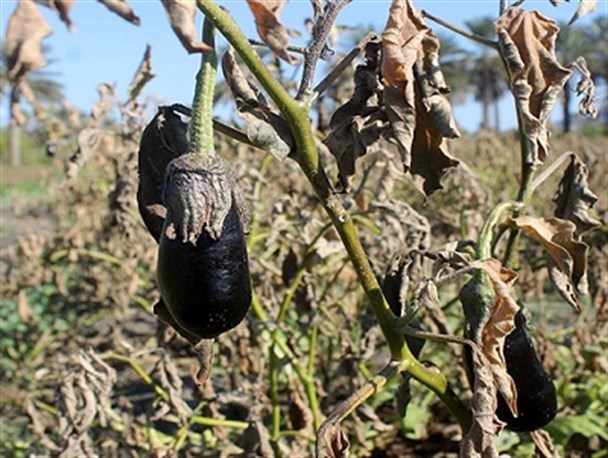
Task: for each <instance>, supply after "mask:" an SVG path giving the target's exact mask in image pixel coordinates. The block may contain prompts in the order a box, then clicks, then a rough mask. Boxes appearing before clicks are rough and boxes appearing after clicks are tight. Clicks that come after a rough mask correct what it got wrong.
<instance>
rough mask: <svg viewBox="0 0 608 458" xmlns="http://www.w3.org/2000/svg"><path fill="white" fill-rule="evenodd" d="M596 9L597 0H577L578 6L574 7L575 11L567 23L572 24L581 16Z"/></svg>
mask: <svg viewBox="0 0 608 458" xmlns="http://www.w3.org/2000/svg"><path fill="white" fill-rule="evenodd" d="M596 9H597V0H579V1H578V8H577V9H576V12H575V13H574V15H573V16H572V18H571V19H570V21H568V25H572V24H574V23H575V22H576V21H578V20H579V19H580V18H582V17H583V16H587V15H588V14H589V13H593V12H594V11H595V10H596Z"/></svg>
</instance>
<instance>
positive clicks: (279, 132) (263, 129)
mask: <svg viewBox="0 0 608 458" xmlns="http://www.w3.org/2000/svg"><path fill="white" fill-rule="evenodd" d="M222 71H223V73H224V78H226V84H228V87H229V88H230V92H231V93H232V95H233V97H234V99H235V101H236V108H237V112H238V114H239V116H240V117H241V119H243V121H244V122H245V133H246V134H247V138H249V140H251V142H252V143H254V144H255V145H256V146H259V147H260V148H262V149H264V150H266V151H268V152H269V153H270V154H272V155H273V156H274V157H275V158H277V159H278V160H279V161H282V160H283V159H285V158H286V157H287V156H288V155H289V153H290V151H291V150H292V149H293V148H294V141H293V138H292V136H291V132H290V130H289V125H288V124H287V121H285V119H283V118H282V117H281V116H280V115H279V114H278V113H276V112H274V111H273V110H272V109H271V108H270V107H269V106H268V104H267V103H266V99H265V98H264V95H263V94H262V93H261V92H260V90H259V89H258V88H256V87H255V86H253V85H252V84H251V82H250V81H249V80H248V79H247V78H246V77H245V75H244V73H243V72H242V71H241V69H240V68H239V66H238V64H237V63H236V60H235V59H234V54H233V53H232V51H231V50H228V51H227V52H226V53H224V56H223V57H222Z"/></svg>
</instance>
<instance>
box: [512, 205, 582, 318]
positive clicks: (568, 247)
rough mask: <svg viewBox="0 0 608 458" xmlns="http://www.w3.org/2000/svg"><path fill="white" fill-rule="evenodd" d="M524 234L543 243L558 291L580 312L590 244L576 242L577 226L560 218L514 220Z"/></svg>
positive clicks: (520, 218) (526, 217)
mask: <svg viewBox="0 0 608 458" xmlns="http://www.w3.org/2000/svg"><path fill="white" fill-rule="evenodd" d="M512 221H513V223H515V224H516V225H517V227H519V228H520V229H521V230H522V231H523V232H524V233H526V234H527V235H529V236H531V237H532V238H534V239H535V240H537V241H538V242H540V243H541V245H542V246H543V247H544V248H545V250H546V251H547V254H548V255H549V256H550V258H549V262H548V268H549V275H550V277H551V280H552V281H553V283H554V285H555V287H556V288H557V290H558V291H559V293H560V294H561V295H562V297H563V298H564V299H566V301H568V303H569V304H570V305H572V307H574V309H575V310H576V311H577V312H580V310H581V306H580V303H579V301H578V298H577V293H581V294H585V293H586V289H587V281H586V277H587V250H588V248H589V247H588V246H587V244H585V243H583V242H580V241H578V240H577V239H576V237H575V235H574V233H575V230H576V226H575V224H574V223H573V222H571V221H566V220H563V219H560V218H538V217H534V216H520V217H518V218H515V219H513V220H512Z"/></svg>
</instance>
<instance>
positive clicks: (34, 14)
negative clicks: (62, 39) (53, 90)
mask: <svg viewBox="0 0 608 458" xmlns="http://www.w3.org/2000/svg"><path fill="white" fill-rule="evenodd" d="M52 31H53V29H52V28H51V26H50V25H49V24H48V22H46V20H45V19H44V17H43V16H42V14H41V13H40V11H38V8H36V5H34V2H32V0H20V1H19V3H18V4H17V7H16V8H15V11H13V14H12V15H11V17H10V18H9V20H8V25H7V27H6V39H5V44H4V52H5V56H6V63H7V70H8V80H9V82H10V83H11V84H12V85H13V86H16V85H17V84H19V83H20V82H21V81H23V79H24V78H25V75H26V74H27V73H28V72H29V71H30V70H36V69H38V68H42V67H44V66H45V65H46V60H45V59H44V57H43V55H42V40H43V39H44V38H45V37H47V36H49V35H50V34H51V33H52Z"/></svg>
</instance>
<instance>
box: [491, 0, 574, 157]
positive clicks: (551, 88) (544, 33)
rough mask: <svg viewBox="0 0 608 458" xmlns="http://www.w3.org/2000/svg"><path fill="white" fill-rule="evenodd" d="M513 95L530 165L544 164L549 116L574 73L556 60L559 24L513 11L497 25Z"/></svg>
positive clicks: (517, 9)
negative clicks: (523, 132)
mask: <svg viewBox="0 0 608 458" xmlns="http://www.w3.org/2000/svg"><path fill="white" fill-rule="evenodd" d="M495 27H496V32H497V34H498V42H499V44H500V50H501V54H502V57H503V58H504V59H505V61H506V62H507V66H508V69H509V77H510V81H511V91H512V92H513V96H514V97H515V101H516V103H517V108H518V111H519V113H520V114H521V117H522V120H523V125H524V130H525V136H526V142H527V144H528V148H527V151H528V155H527V157H525V161H526V163H527V164H536V165H539V164H542V163H544V162H545V158H546V157H547V154H548V153H549V135H550V132H549V130H548V129H547V127H546V123H547V120H548V119H549V114H550V113H551V110H552V109H553V106H554V105H555V102H556V100H557V97H558V95H559V93H560V92H561V90H562V88H563V86H564V84H565V83H566V81H567V80H568V78H569V77H570V75H571V74H572V71H571V70H569V69H567V68H565V67H563V66H562V65H561V64H560V63H559V62H558V61H557V57H556V56H555V39H556V37H557V32H558V31H559V28H558V27H557V24H556V23H555V22H554V21H552V20H550V19H547V18H545V17H544V16H542V15H541V14H540V13H538V12H536V11H526V10H523V9H521V8H509V9H508V10H507V11H506V13H505V14H503V15H502V16H501V17H500V18H499V19H498V21H496V23H495Z"/></svg>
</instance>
